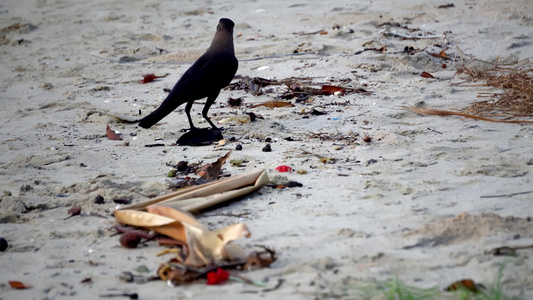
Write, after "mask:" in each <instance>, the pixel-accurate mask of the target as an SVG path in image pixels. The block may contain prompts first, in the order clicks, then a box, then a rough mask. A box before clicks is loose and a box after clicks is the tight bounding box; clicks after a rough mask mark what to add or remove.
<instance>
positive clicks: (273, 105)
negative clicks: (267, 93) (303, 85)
mask: <svg viewBox="0 0 533 300" xmlns="http://www.w3.org/2000/svg"><path fill="white" fill-rule="evenodd" d="M259 106H264V107H268V108H279V107H294V104H292V103H290V102H284V101H269V102H265V103H260V104H255V105H251V106H250V108H254V107H259Z"/></svg>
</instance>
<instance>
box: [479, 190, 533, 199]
mask: <svg viewBox="0 0 533 300" xmlns="http://www.w3.org/2000/svg"><path fill="white" fill-rule="evenodd" d="M531 193H533V191H526V192H519V193H511V194H502V195H489V196H480V197H479V198H503V197H512V196H517V195H525V194H531Z"/></svg>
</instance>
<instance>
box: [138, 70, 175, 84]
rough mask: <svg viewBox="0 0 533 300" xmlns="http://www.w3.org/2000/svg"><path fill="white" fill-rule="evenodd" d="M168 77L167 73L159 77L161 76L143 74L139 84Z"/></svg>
mask: <svg viewBox="0 0 533 300" xmlns="http://www.w3.org/2000/svg"><path fill="white" fill-rule="evenodd" d="M168 75H169V73H167V74H165V75H161V76H156V75H155V74H144V75H143V80H141V83H142V84H144V83H148V82H152V81H154V80H155V79H156V78H163V77H167V76H168Z"/></svg>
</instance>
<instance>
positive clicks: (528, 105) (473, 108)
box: [453, 48, 533, 123]
mask: <svg viewBox="0 0 533 300" xmlns="http://www.w3.org/2000/svg"><path fill="white" fill-rule="evenodd" d="M455 57H458V58H460V59H458V60H456V68H457V73H456V75H455V76H457V77H459V78H461V79H463V81H462V82H459V83H453V85H457V86H484V87H488V88H491V89H499V90H500V91H495V92H480V93H479V94H478V98H488V99H487V100H482V101H477V102H474V103H472V104H471V105H470V106H469V107H467V108H466V111H465V112H467V113H470V114H473V115H476V116H479V117H481V118H497V119H498V120H509V119H515V118H519V117H531V116H533V63H532V62H531V61H530V60H529V59H526V60H523V61H520V62H518V63H516V64H514V65H501V64H499V63H498V61H497V60H496V61H495V62H494V63H490V62H486V61H482V60H479V59H476V58H475V57H472V56H468V55H465V54H464V53H463V52H462V51H461V49H459V48H457V50H456V56H455ZM455 76H454V77H455ZM471 82H480V83H479V84H469V83H471ZM525 123H530V122H525Z"/></svg>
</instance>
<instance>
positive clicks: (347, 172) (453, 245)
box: [0, 0, 533, 300]
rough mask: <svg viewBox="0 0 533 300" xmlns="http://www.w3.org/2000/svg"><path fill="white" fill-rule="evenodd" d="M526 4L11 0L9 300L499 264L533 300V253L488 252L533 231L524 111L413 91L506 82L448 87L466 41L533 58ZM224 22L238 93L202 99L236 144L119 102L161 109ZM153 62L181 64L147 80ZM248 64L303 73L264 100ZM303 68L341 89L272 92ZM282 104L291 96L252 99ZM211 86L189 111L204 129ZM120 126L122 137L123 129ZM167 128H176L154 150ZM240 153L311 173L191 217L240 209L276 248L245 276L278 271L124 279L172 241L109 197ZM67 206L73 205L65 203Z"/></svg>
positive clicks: (331, 290) (6, 137)
mask: <svg viewBox="0 0 533 300" xmlns="http://www.w3.org/2000/svg"><path fill="white" fill-rule="evenodd" d="M449 3H453V4H454V5H453V6H446V4H449ZM441 5H444V6H445V7H441V8H439V6H441ZM532 12H533V4H532V3H531V1H526V0H523V1H473V0H472V1H450V2H446V1H422V0H408V1H399V2H395V3H391V2H390V1H384V0H376V1H362V0H359V1H347V0H342V1H335V2H327V1H298V2H295V1H278V0H272V1H236V0H226V1H217V0H213V1H168V0H160V1H154V0H144V1H138V0H134V1H127V2H124V1H100V0H96V1H78V0H74V1H62V0H32V1H30V0H21V1H15V0H5V1H3V2H2V3H1V4H0V66H1V69H2V72H0V79H1V80H0V91H1V93H0V99H1V104H2V109H1V112H0V114H1V121H0V123H1V126H0V145H1V155H0V165H1V167H2V168H1V171H0V190H1V194H0V237H3V238H5V239H6V241H7V242H8V244H9V246H8V247H7V249H6V250H5V251H3V252H0V264H1V266H2V267H1V268H0V270H1V271H0V299H2V300H4V299H99V298H102V299H107V298H103V297H102V296H103V295H106V294H113V293H115V294H116V293H137V294H138V296H139V299H208V298H209V297H217V299H259V298H262V299H263V298H267V299H372V298H373V297H374V298H373V299H386V298H384V296H383V295H381V296H379V292H378V291H375V290H374V291H375V292H376V293H375V294H372V292H368V291H367V290H365V287H367V288H368V286H375V284H376V282H387V281H388V280H391V279H393V278H397V279H399V280H401V281H402V282H403V283H405V284H407V285H409V286H414V287H419V288H429V287H435V288H436V289H437V290H438V291H443V289H445V288H446V287H447V286H448V285H450V284H451V283H453V282H455V281H458V280H461V279H465V278H470V279H472V280H474V281H475V282H478V283H483V284H484V285H485V286H489V287H490V286H491V284H492V283H493V281H494V279H495V278H496V277H497V275H498V271H499V270H500V268H501V266H502V264H505V266H504V269H503V273H502V276H501V284H502V286H501V290H502V291H503V294H504V295H505V297H508V298H505V299H532V298H533V277H532V275H531V274H532V272H533V259H532V258H531V256H532V252H531V251H532V250H531V248H529V249H523V250H517V251H516V253H514V255H513V256H508V255H500V256H496V255H493V253H492V252H491V250H492V249H495V248H498V247H520V246H529V245H533V226H532V223H531V216H532V215H533V192H532V191H533V175H532V172H533V152H532V150H531V149H533V148H532V147H533V125H531V124H506V123H493V122H485V121H479V120H475V119H469V118H462V117H459V116H423V115H420V114H416V113H413V112H410V111H407V110H404V109H403V108H402V107H403V106H415V107H422V108H431V109H441V110H462V109H465V108H467V107H468V106H469V105H471V104H472V103H473V102H475V101H479V99H480V98H479V97H478V96H479V94H480V93H483V92H491V91H494V89H490V88H488V87H485V86H481V85H476V84H478V83H476V82H474V83H472V84H464V85H456V84H454V83H458V82H461V81H462V80H463V79H462V78H461V76H458V75H457V76H454V75H456V73H457V71H458V67H459V66H460V61H459V60H458V59H457V58H458V57H459V58H461V59H465V58H466V57H475V58H477V59H479V60H483V61H486V62H489V63H495V62H497V63H499V64H510V65H513V64H517V63H520V62H523V61H524V60H527V59H532V58H533V47H532V43H533V13H532ZM220 18H230V19H232V20H233V21H234V22H235V29H234V45H235V52H236V56H237V58H238V59H239V69H238V71H237V78H236V79H234V81H233V83H232V84H233V85H232V87H233V88H228V89H225V90H222V92H221V93H220V95H219V97H218V99H217V101H216V102H215V104H214V105H213V106H212V108H211V109H210V111H209V116H210V117H211V120H212V121H213V122H214V123H215V124H217V125H218V126H220V127H222V128H223V129H224V131H223V134H224V137H225V139H226V140H227V141H228V142H227V144H225V145H224V146H221V147H217V146H216V144H213V145H208V146H201V147H194V146H176V145H175V142H176V140H177V139H178V138H179V137H180V136H181V135H182V134H183V132H182V131H181V130H182V129H186V128H188V122H187V117H186V115H185V112H184V108H185V107H184V106H180V107H179V108H178V109H177V110H176V111H175V112H173V113H171V114H170V115H168V116H167V117H166V118H164V119H163V120H162V121H160V122H159V124H158V125H157V126H154V127H152V128H150V129H142V128H140V127H138V126H137V125H136V124H135V123H125V122H123V121H121V120H120V119H118V118H117V117H116V116H121V115H128V116H133V117H137V118H138V117H139V116H145V115H147V114H148V113H150V112H151V111H152V110H154V109H155V108H157V107H158V105H159V104H160V103H161V101H162V100H163V99H164V98H165V97H166V95H167V92H165V91H164V89H166V88H168V89H170V88H172V87H173V86H174V84H175V83H176V81H177V80H178V79H179V78H180V76H181V75H182V74H183V73H184V72H185V71H186V70H187V68H188V67H189V66H190V65H191V64H192V63H193V62H194V61H195V60H196V59H197V58H198V57H199V56H200V55H202V53H203V52H204V51H205V49H207V47H209V44H210V42H211V39H212V38H213V34H214V32H215V29H216V26H217V24H218V20H219V19H220ZM365 49H366V50H365ZM441 51H443V52H441ZM439 53H444V54H443V55H444V56H443V55H442V54H441V55H440V57H439V55H432V54H439ZM422 72H427V73H429V74H431V75H432V77H433V78H427V77H424V76H420V75H421V74H422ZM149 73H154V74H156V75H164V74H167V73H168V74H169V75H168V76H166V77H164V78H160V79H157V80H155V81H153V82H150V83H147V84H140V83H139V81H140V80H142V75H143V74H149ZM459 75H460V74H459ZM255 77H258V78H263V79H269V80H273V81H279V82H288V81H286V80H292V81H290V82H292V84H293V86H292V87H291V84H282V83H280V84H272V85H269V86H263V87H262V88H261V93H259V94H258V95H254V94H253V93H251V92H250V91H249V90H247V89H246V88H242V83H243V82H245V81H246V80H247V78H248V79H249V78H255ZM284 80H285V81H284ZM239 83H241V84H240V85H239ZM296 85H298V87H312V88H315V89H320V88H321V87H322V86H324V85H331V86H336V87H343V88H344V89H345V90H346V91H347V92H346V93H344V92H343V93H334V94H332V95H318V94H309V95H308V97H303V98H298V97H294V98H291V99H281V97H282V96H283V95H285V94H286V92H287V90H288V89H291V88H294V86H296ZM230 98H232V99H236V98H241V100H242V104H241V105H240V106H230V105H229V104H228V99H230ZM272 100H276V101H285V102H289V103H291V104H292V106H291V107H278V108H268V107H265V106H257V104H261V103H264V102H267V101H272ZM203 103H205V100H198V101H196V104H195V105H194V106H193V110H192V118H193V121H194V122H195V124H196V125H197V126H199V127H203V128H205V127H209V124H208V123H207V122H206V121H205V120H203V118H202V116H201V111H202V108H203V105H202V104H203ZM139 113H140V114H141V115H139ZM249 113H253V114H254V115H255V116H256V117H257V118H256V120H255V121H253V122H251V121H250V120H249ZM521 119H524V120H529V121H533V118H531V117H528V116H525V117H523V118H521ZM239 120H244V121H243V122H241V121H239ZM107 125H109V126H110V127H111V128H112V129H114V130H116V131H119V132H120V133H121V134H122V137H123V140H121V141H116V140H110V139H109V138H108V137H107V136H106V126H107ZM155 143H159V144H164V145H163V146H159V147H145V145H150V144H155ZM268 143H269V144H270V145H271V148H272V151H271V152H264V151H262V149H263V148H264V147H265V145H266V144H268ZM237 144H241V145H242V150H240V151H236V150H235V147H236V145H237ZM229 150H233V152H232V154H231V159H234V160H242V161H243V163H242V164H241V165H231V164H229V163H226V164H225V165H224V167H223V169H222V173H223V174H225V175H231V176H235V175H239V174H244V173H247V172H250V171H254V170H259V169H265V170H266V171H267V173H268V175H269V177H270V179H271V180H272V181H273V182H284V181H289V180H290V181H296V182H298V183H301V184H302V186H301V187H291V188H284V189H275V188H272V187H268V186H265V187H263V188H262V189H261V190H260V191H258V192H256V193H254V194H251V195H248V196H247V197H245V198H244V199H238V200H236V201H234V202H232V203H230V204H228V205H225V206H222V207H218V208H216V209H211V210H207V211H204V212H202V213H200V214H198V215H197V218H198V220H199V221H200V222H202V223H203V224H205V225H207V226H208V227H209V228H211V229H217V228H220V227H223V226H227V225H230V224H234V223H239V222H242V223H245V224H246V225H247V226H248V228H249V229H250V231H251V232H252V236H251V237H250V238H247V239H241V240H239V241H237V242H236V243H238V244H239V245H241V246H242V247H243V248H244V249H251V248H253V245H265V246H268V247H270V248H272V249H274V250H275V251H276V253H277V256H278V259H277V261H275V262H274V263H273V264H272V265H271V266H270V267H269V268H264V269H261V270H257V271H253V272H242V273H241V275H243V276H246V277H247V278H250V279H253V280H257V281H261V282H265V283H266V287H263V288H259V287H256V286H252V285H249V284H245V283H239V282H227V283H225V284H223V285H217V286H208V285H206V284H205V280H198V281H196V282H194V283H191V284H189V285H183V286H178V287H170V286H168V285H167V283H166V282H163V281H150V282H147V283H143V284H139V283H127V282H124V281H123V280H121V279H120V278H119V275H120V274H121V273H122V272H125V271H127V272H132V273H133V274H135V275H139V276H153V275H155V272H156V270H157V268H158V266H159V265H160V264H161V263H163V262H165V261H167V260H168V259H169V256H163V257H157V256H156V254H157V253H158V252H161V251H162V250H163V249H165V247H163V246H158V245H157V243H155V242H153V243H148V244H147V245H146V246H145V247H140V248H136V249H125V248H123V247H121V246H120V244H119V242H118V239H119V237H118V236H117V235H114V234H115V229H114V225H115V224H116V221H115V219H114V217H113V216H112V215H111V214H112V212H113V210H114V209H116V208H117V204H116V203H114V202H113V201H112V200H113V199H118V198H128V199H132V201H133V203H139V202H142V201H146V200H148V199H149V198H150V197H154V196H158V195H163V194H165V193H168V192H170V191H171V190H172V188H171V187H169V184H168V183H167V182H166V181H165V177H167V174H168V173H169V171H170V170H171V167H170V165H174V164H177V163H178V162H179V161H188V162H189V163H207V162H213V161H215V160H216V159H217V158H219V157H221V156H223V155H224V154H226V153H227V152H228V151H229ZM280 165H286V166H289V167H291V168H292V169H293V171H292V172H284V173H281V172H278V171H276V167H278V166H280ZM98 195H100V196H102V197H103V198H104V203H103V204H95V203H94V199H95V197H97V196H98ZM75 206H81V207H82V214H81V215H80V216H74V217H71V218H67V217H68V216H69V214H68V210H69V209H70V208H72V207H75ZM89 213H90V214H89ZM95 214H98V215H100V216H97V215H95ZM141 265H144V266H146V267H147V268H148V272H147V273H142V272H139V269H138V267H139V266H141ZM88 278H89V279H90V280H87V279H88ZM9 281H20V282H23V283H24V284H28V285H30V286H31V288H28V289H20V290H17V289H13V288H11V287H10V285H9V284H8V282H9ZM278 283H281V285H280V286H277V285H278ZM274 287H276V288H275V289H274ZM265 288H267V289H268V288H271V289H272V290H267V291H265ZM365 291H366V292H365ZM441 298H444V299H453V294H450V293H444V292H442V293H440V294H439V295H437V296H435V299H441ZM117 299H120V298H117ZM124 299H127V297H124ZM502 299H503V298H502Z"/></svg>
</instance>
